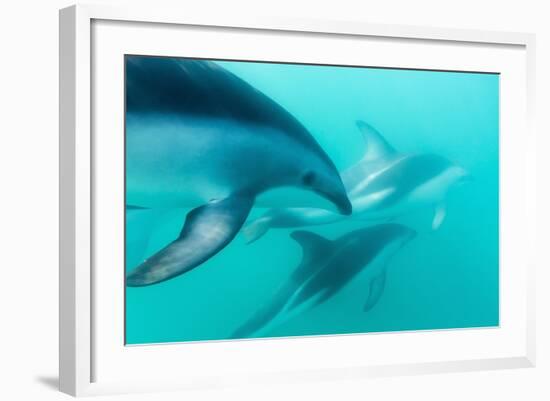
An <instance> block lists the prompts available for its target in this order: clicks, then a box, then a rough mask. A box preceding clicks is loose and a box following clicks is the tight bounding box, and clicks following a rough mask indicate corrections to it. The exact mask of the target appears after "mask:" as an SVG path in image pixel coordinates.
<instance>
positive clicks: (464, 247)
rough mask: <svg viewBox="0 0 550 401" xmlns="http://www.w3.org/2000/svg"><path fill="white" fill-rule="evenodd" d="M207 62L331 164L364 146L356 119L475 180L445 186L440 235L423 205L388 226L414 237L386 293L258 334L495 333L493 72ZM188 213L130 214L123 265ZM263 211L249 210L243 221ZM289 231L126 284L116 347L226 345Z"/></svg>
mask: <svg viewBox="0 0 550 401" xmlns="http://www.w3.org/2000/svg"><path fill="white" fill-rule="evenodd" d="M218 64H220V65H221V66H223V67H224V68H226V69H228V70H230V71H232V72H233V73H235V74H237V75H238V76H239V77H241V78H243V79H244V80H246V81H247V82H249V83H250V84H251V85H253V86H254V87H256V88H257V89H259V90H260V91H262V92H263V93H265V94H266V95H268V96H269V97H271V98H272V99H274V100H275V101H277V102H278V103H280V104H281V105H282V106H283V107H284V108H286V109H287V110H288V111H289V112H290V113H291V114H293V115H294V116H295V117H296V118H297V119H298V120H300V121H301V122H302V123H303V124H304V125H305V126H306V127H307V128H308V129H309V131H310V132H311V133H312V135H313V136H314V137H315V139H316V140H317V141H318V142H319V144H320V145H321V146H322V147H323V149H324V150H325V151H326V153H327V154H328V155H329V156H330V157H331V158H332V160H333V161H334V163H335V164H336V166H337V167H338V169H339V170H343V169H345V168H346V167H348V166H350V165H351V164H353V163H354V162H356V161H357V160H358V159H359V158H360V157H361V156H362V153H363V151H364V149H365V145H364V143H363V140H362V137H361V135H360V134H359V132H358V130H357V128H356V126H355V121H356V120H358V119H361V120H364V121H366V122H368V123H369V124H371V125H373V126H374V127H376V128H377V129H378V130H379V131H380V132H381V133H382V135H384V137H385V138H386V139H387V140H388V142H389V143H391V144H392V145H393V146H394V147H395V148H396V149H397V150H398V151H399V152H404V153H424V152H427V153H436V154H439V155H442V156H444V157H446V158H448V159H450V160H451V161H454V162H456V163H458V164H459V165H461V166H463V167H464V168H466V169H467V170H468V171H469V172H470V173H471V174H472V176H473V177H474V181H473V182H472V183H469V184H467V185H463V186H461V187H458V188H456V189H454V190H452V191H451V192H450V194H449V196H448V200H447V216H446V219H445V221H444V223H443V225H442V226H441V228H440V229H439V230H437V231H432V230H431V220H432V218H433V210H430V209H426V210H421V211H419V212H415V213H414V214H411V215H408V216H405V217H403V218H399V219H398V220H397V221H398V222H401V223H404V224H407V225H410V226H411V227H413V228H415V229H416V230H417V231H418V232H419V235H418V236H417V237H416V239H415V240H414V241H412V242H411V243H410V244H408V245H407V246H406V247H404V248H403V249H402V250H401V251H400V252H399V253H398V254H397V255H396V256H395V257H394V258H393V259H392V260H391V262H390V265H389V268H388V275H387V280H386V288H385V291H384V293H383V295H382V297H381V299H380V301H379V302H378V304H377V305H376V306H375V307H374V308H373V309H372V310H370V311H369V312H367V313H365V312H363V311H362V305H363V304H364V302H365V299H366V296H367V295H368V288H365V289H358V290H357V291H356V293H354V294H352V295H350V296H349V297H347V298H345V299H341V300H338V301H336V300H334V301H328V302H326V303H325V304H322V305H320V306H319V307H317V308H313V309H312V310H311V311H309V312H307V313H304V314H302V315H300V316H297V317H295V318H294V319H292V320H289V321H287V322H286V323H283V324H282V325H280V326H279V327H277V328H275V329H274V330H273V331H272V332H270V333H269V336H270V337H271V336H301V335H318V334H348V333H366V332H384V331H402V330H423V329H449V328H472V327H486V326H496V325H498V323H499V274H498V270H499V259H498V257H499V251H498V245H499V241H498V238H499V226H498V217H499V215H498V210H499V208H498V191H499V187H498V182H499V159H498V150H499V147H498V138H499V76H498V75H495V74H479V73H461V72H436V71H416V70H397V69H376V68H350V67H334V66H310V65H290V64H268V63H251V62H218ZM274 151H276V149H274ZM297 157H299V155H297ZM280 191H284V189H281V190H280ZM188 211H189V210H185V209H181V210H163V211H140V212H139V213H137V217H135V216H132V218H128V219H127V249H126V261H127V263H126V269H127V270H130V269H132V268H134V267H135V266H136V260H139V259H142V258H143V257H147V256H149V255H151V254H153V253H155V252H156V251H157V250H159V249H161V248H162V247H164V246H165V245H166V244H167V243H168V242H170V241H172V240H173V239H174V238H175V237H177V235H178V234H179V231H180V230H181V225H182V222H183V221H184V217H185V214H186V213H187V212H188ZM262 212H264V210H263V209H260V208H254V209H253V211H252V214H251V216H250V217H251V218H253V217H255V216H258V215H259V214H261V213H262ZM366 224H367V223H366V222H365V221H354V220H346V221H343V222H341V223H337V224H331V225H325V226H317V227H308V228H306V229H308V230H311V231H314V232H316V233H319V234H321V235H324V236H326V237H327V238H336V237H338V236H339V235H342V234H344V233H346V232H349V231H351V230H354V229H358V228H361V227H364V226H365V225H366ZM291 231H292V230H285V229H279V230H271V231H269V232H268V233H267V234H266V235H265V236H264V237H263V238H261V239H260V240H258V241H256V242H254V243H252V244H251V245H246V244H245V241H244V239H243V238H242V236H241V235H238V236H237V237H236V238H235V240H234V241H233V242H232V243H230V244H229V246H227V247H226V248H225V249H223V250H222V251H221V252H220V253H219V254H218V255H216V256H215V257H213V258H212V259H210V260H208V261H207V262H206V263H204V264H203V265H201V266H200V267H198V268H196V269H194V270H193V271H191V272H189V273H186V274H184V275H182V276H180V277H177V278H175V279H172V280H169V281H166V282H163V283H160V284H156V285H152V286H148V287H137V288H127V289H126V343H127V344H145V343H162V342H180V341H197V340H219V339H226V338H227V337H228V335H230V333H232V332H233V331H234V330H235V328H237V327H238V326H240V325H241V324H242V323H243V322H244V321H246V320H247V319H248V318H249V317H250V316H251V315H252V314H253V313H254V312H255V311H256V309H257V308H258V305H261V304H263V303H265V302H268V301H269V299H270V297H271V296H273V295H274V293H275V291H276V290H277V288H278V287H279V285H281V283H283V282H284V281H285V280H286V279H287V278H288V277H289V275H290V274H291V273H292V271H293V270H294V269H295V268H296V266H297V265H298V263H299V262H300V260H301V250H300V248H299V246H298V245H297V244H296V243H295V242H294V241H292V240H291V239H290V238H289V233H290V232H291ZM149 234H150V235H149Z"/></svg>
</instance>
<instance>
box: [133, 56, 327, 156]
mask: <svg viewBox="0 0 550 401" xmlns="http://www.w3.org/2000/svg"><path fill="white" fill-rule="evenodd" d="M126 110H127V111H128V112H129V113H134V112H137V113H174V114H187V115H195V116H204V117H211V118H221V119H232V120H236V121H239V122H249V123H251V124H256V125H259V126H268V127H272V128H275V129H278V130H279V132H280V134H283V135H291V136H292V138H293V139H295V140H297V141H299V142H302V143H304V144H307V146H308V147H312V146H313V147H315V148H316V149H317V150H318V151H319V154H320V155H322V156H324V158H325V160H326V161H327V162H329V163H330V164H331V165H332V162H331V161H330V159H329V158H328V156H326V154H325V153H324V151H322V150H321V147H320V146H319V145H318V144H317V142H316V141H315V140H314V139H313V137H312V136H311V135H310V133H309V132H308V130H307V129H306V128H305V127H304V126H303V125H302V124H301V123H300V122H299V121H298V120H297V119H296V118H294V117H293V116H292V115H291V114H290V113H289V112H287V111H286V110H285V109H284V108H283V107H282V106H280V105H279V104H278V103H276V102H275V101H273V100H272V99H270V98H269V97H267V96H266V95H264V94H263V93H262V92H260V91H259V90H257V89H255V88H254V87H253V86H251V85H250V84H248V83H247V82H245V81H244V80H242V79H241V78H239V77H237V76H236V75H234V74H233V73H231V72H229V71H228V70H226V69H225V68H223V67H221V66H219V65H218V64H216V63H215V62H212V61H207V60H197V59H185V58H172V57H151V56H126Z"/></svg>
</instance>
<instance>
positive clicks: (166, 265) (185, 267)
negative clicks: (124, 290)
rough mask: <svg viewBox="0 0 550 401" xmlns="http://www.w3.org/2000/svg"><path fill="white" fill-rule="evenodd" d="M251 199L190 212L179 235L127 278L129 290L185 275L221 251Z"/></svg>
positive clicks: (220, 202)
mask: <svg viewBox="0 0 550 401" xmlns="http://www.w3.org/2000/svg"><path fill="white" fill-rule="evenodd" d="M253 203H254V199H253V198H251V197H247V196H241V195H233V196H230V197H228V198H225V199H222V200H215V201H211V202H210V203H208V204H206V205H203V206H199V207H197V208H196V209H193V210H191V211H190V212H189V213H188V214H187V216H186V217H185V223H184V225H183V229H182V230H181V233H180V236H179V237H178V238H177V239H176V240H175V241H173V242H172V243H170V244H169V245H167V246H166V247H165V248H163V249H162V250H160V251H159V252H157V253H156V254H154V255H153V256H151V257H150V258H149V259H146V260H145V261H144V262H143V263H142V264H141V265H139V266H138V267H137V268H136V269H135V270H133V271H131V272H130V273H129V274H128V276H127V277H126V285H128V286H130V287H137V286H144V285H150V284H155V283H159V282H161V281H164V280H168V279H170V278H172V277H175V276H178V275H180V274H182V273H185V272H187V271H189V270H191V269H193V268H195V267H197V266H198V265H200V264H201V263H203V262H205V261H206V260H208V259H209V258H211V257H212V256H214V255H215V254H216V253H218V252H219V251H221V250H222V249H223V248H224V247H225V246H226V245H227V244H228V243H229V242H231V240H232V239H233V238H234V237H235V235H236V234H237V232H238V231H239V230H240V228H241V226H242V225H243V223H244V221H245V220H246V217H247V216H248V213H249V212H250V209H251V207H252V205H253Z"/></svg>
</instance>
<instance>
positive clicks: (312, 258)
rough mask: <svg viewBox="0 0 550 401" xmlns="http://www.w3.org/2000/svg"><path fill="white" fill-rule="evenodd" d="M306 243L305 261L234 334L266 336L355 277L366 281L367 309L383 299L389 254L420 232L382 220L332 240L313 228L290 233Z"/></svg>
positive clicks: (340, 289)
mask: <svg viewBox="0 0 550 401" xmlns="http://www.w3.org/2000/svg"><path fill="white" fill-rule="evenodd" d="M291 236H292V238H294V240H296V241H297V242H298V243H299V244H300V246H301V247H302V254H303V255H302V261H301V263H300V265H299V266H298V267H297V268H296V269H295V270H294V272H293V273H292V275H291V276H290V277H289V279H288V280H287V281H286V282H285V283H284V284H283V285H282V286H281V287H280V288H279V289H278V290H277V291H276V293H275V295H274V296H273V298H272V299H270V300H269V301H268V302H267V303H266V304H265V305H263V306H262V307H260V309H259V310H258V311H257V312H256V313H255V314H254V315H253V316H252V317H251V318H250V319H249V320H248V321H247V322H245V323H244V324H243V325H242V326H240V327H239V328H238V329H237V330H235V331H234V332H233V333H232V335H231V338H246V337H251V336H264V335H265V334H267V333H269V331H270V329H272V328H274V327H276V326H278V325H279V324H280V323H282V322H284V321H287V320H288V319H291V318H292V317H294V316H296V315H299V314H301V313H303V312H305V311H307V310H308V309H309V308H311V307H314V306H316V305H319V304H321V303H323V302H326V301H327V300H329V299H331V298H332V297H334V296H335V295H336V294H338V293H340V292H341V291H342V290H343V289H344V288H345V287H347V286H348V285H349V284H350V282H351V281H352V280H353V281H358V280H360V281H361V282H360V283H359V284H361V285H362V286H364V287H365V293H366V294H368V295H366V299H367V300H366V301H365V303H364V304H363V310H364V311H368V310H370V309H372V308H373V307H374V306H375V305H376V303H377V302H378V300H379V299H380V297H381V295H382V293H383V290H384V285H385V281H386V270H387V266H388V262H389V260H390V258H391V257H392V256H393V255H394V254H395V253H396V252H397V251H398V250H399V249H401V248H402V247H403V246H404V245H405V244H406V243H407V242H409V241H410V240H411V239H413V238H414V237H415V236H416V232H415V231H414V230H412V229H410V228H408V227H406V226H403V225H401V224H380V225H376V226H372V227H368V228H363V229H359V230H355V231H352V232H350V233H347V234H345V235H343V236H341V237H340V238H338V239H335V240H328V239H326V238H323V237H321V236H319V235H317V234H314V233H312V232H309V231H294V232H293V233H292V234H291Z"/></svg>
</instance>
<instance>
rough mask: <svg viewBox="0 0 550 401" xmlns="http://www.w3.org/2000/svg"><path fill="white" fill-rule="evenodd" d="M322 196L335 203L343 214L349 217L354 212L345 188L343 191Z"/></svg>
mask: <svg viewBox="0 0 550 401" xmlns="http://www.w3.org/2000/svg"><path fill="white" fill-rule="evenodd" d="M321 195H323V196H325V197H326V198H327V199H328V200H330V201H331V202H332V203H334V205H336V208H337V209H338V211H339V212H340V213H341V214H343V215H346V216H349V215H350V214H351V212H352V211H353V207H352V205H351V202H350V200H349V198H348V196H347V194H346V191H345V190H344V189H343V186H342V191H339V192H336V193H330V194H327V193H322V194H321Z"/></svg>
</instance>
